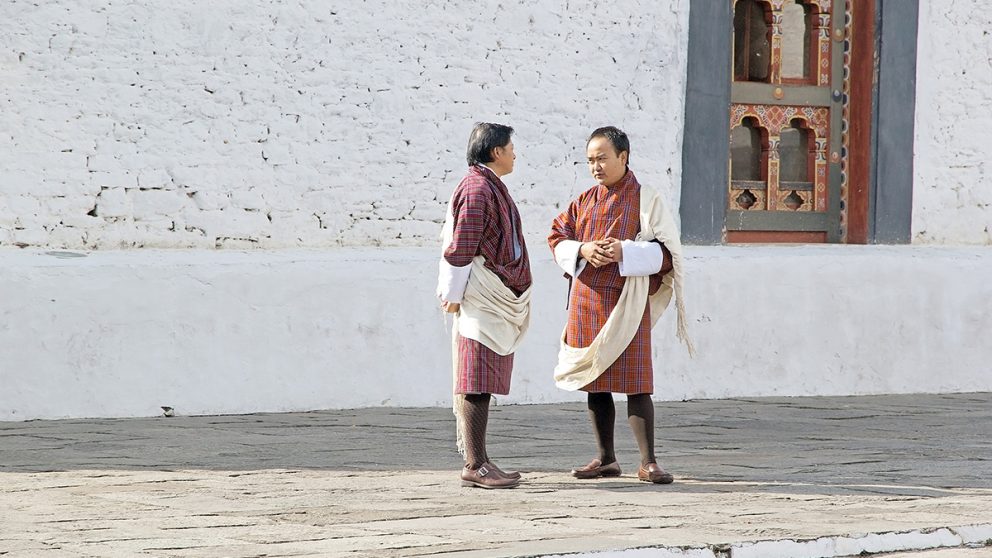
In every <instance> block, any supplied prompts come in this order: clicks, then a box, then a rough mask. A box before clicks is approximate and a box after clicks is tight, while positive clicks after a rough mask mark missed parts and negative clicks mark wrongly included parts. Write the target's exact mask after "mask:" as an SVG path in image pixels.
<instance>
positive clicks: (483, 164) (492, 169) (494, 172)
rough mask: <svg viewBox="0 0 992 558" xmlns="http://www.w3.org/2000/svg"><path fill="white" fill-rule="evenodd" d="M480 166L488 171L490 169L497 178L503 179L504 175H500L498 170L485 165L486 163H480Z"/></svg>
mask: <svg viewBox="0 0 992 558" xmlns="http://www.w3.org/2000/svg"><path fill="white" fill-rule="evenodd" d="M479 166H480V167H483V168H487V169H489V170H490V171H492V173H493V174H495V175H496V176H498V177H500V178H502V177H503V174H501V173H499V172H497V170H496V169H494V168H492V167H490V166H489V165H487V164H485V163H479Z"/></svg>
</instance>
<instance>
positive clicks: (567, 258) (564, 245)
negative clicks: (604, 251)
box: [555, 240, 586, 277]
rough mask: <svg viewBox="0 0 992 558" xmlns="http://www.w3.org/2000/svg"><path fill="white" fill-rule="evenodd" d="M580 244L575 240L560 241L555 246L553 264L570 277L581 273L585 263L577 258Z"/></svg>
mask: <svg viewBox="0 0 992 558" xmlns="http://www.w3.org/2000/svg"><path fill="white" fill-rule="evenodd" d="M579 248H582V243H581V242H579V241H577V240H562V241H561V242H559V243H558V244H555V263H557V264H558V267H560V268H562V270H564V271H565V273H567V274H569V275H571V276H572V277H575V276H577V275H578V274H580V273H582V269H583V268H585V263H586V261H585V260H583V259H581V257H580V256H579Z"/></svg>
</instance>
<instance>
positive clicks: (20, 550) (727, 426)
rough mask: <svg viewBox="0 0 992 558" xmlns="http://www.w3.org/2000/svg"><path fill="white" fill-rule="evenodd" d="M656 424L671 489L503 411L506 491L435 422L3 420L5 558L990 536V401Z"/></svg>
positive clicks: (519, 411)
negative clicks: (476, 470)
mask: <svg viewBox="0 0 992 558" xmlns="http://www.w3.org/2000/svg"><path fill="white" fill-rule="evenodd" d="M617 415H618V417H623V416H625V413H624V410H623V407H622V405H621V406H620V407H619V408H618V413H617ZM657 423H658V432H657V437H658V440H659V446H660V447H659V457H660V458H661V461H662V463H663V465H664V466H665V467H666V468H668V469H670V470H671V471H673V472H674V473H675V475H676V479H677V481H676V483H675V484H673V485H670V486H652V485H647V484H644V483H639V482H637V480H636V478H635V477H633V476H631V474H632V473H635V472H636V461H637V451H636V447H635V445H634V443H633V440H632V436H631V435H630V432H629V429H628V428H627V427H626V425H625V424H623V421H622V419H621V420H620V421H618V428H617V440H618V451H619V456H620V461H621V465H622V466H623V467H624V469H625V476H624V477H622V478H620V479H609V480H600V481H593V482H579V481H576V480H574V479H572V478H571V477H570V476H568V475H567V474H566V473H565V471H567V470H568V469H569V468H571V467H572V466H575V465H577V464H582V463H584V462H585V461H587V460H588V459H589V458H590V457H591V456H592V453H593V451H594V446H593V443H592V438H591V431H590V427H589V424H588V419H587V417H586V414H585V410H584V406H582V405H578V404H563V405H533V406H508V407H497V408H495V409H494V413H493V419H492V422H491V433H490V446H491V447H490V449H491V451H490V453H491V455H493V457H494V458H496V459H498V462H499V463H500V464H501V465H503V466H504V467H506V468H520V469H521V470H523V471H525V479H526V481H525V483H524V484H523V485H522V486H521V487H520V488H517V489H514V490H507V491H483V490H477V489H463V488H461V487H460V486H459V485H458V482H457V472H456V471H457V469H458V467H459V466H460V461H459V458H458V456H457V454H456V453H455V452H454V450H453V449H452V429H453V418H452V416H451V414H450V410H445V409H390V408H376V409H362V410H347V411H324V412H313V413H290V414H268V415H244V416H215V417H172V418H164V417H162V418H149V419H118V420H109V419H104V420H65V421H33V422H22V423H0V556H2V557H3V558H14V557H21V556H31V557H34V556H38V557H41V558H47V557H61V556H73V557H76V556H191V557H193V556H199V557H215V556H428V555H429V556H445V557H447V556H535V555H542V554H554V553H570V552H571V553H578V552H590V551H597V550H610V549H624V548H635V547H669V548H672V547H700V548H702V549H704V550H705V551H706V552H709V554H707V555H706V556H714V555H719V553H720V552H723V551H724V550H725V547H721V546H720V545H730V544H734V543H737V544H738V546H736V547H733V548H731V550H730V551H729V552H730V553H731V555H732V557H733V558H736V557H737V556H745V555H747V554H746V552H748V550H747V548H746V547H744V546H741V545H742V544H743V543H745V542H747V541H771V540H780V539H795V540H798V539H802V540H805V539H816V538H817V537H831V536H857V535H858V534H865V533H887V532H904V531H912V530H917V529H928V528H940V527H959V526H967V525H985V526H987V525H990V524H992V436H990V434H992V394H988V393H984V394H960V395H911V396H868V397H819V398H761V399H753V400H742V399H738V400H720V401H689V402H673V403H659V404H658V405H657ZM955 532H958V531H955ZM960 532H962V533H966V532H970V533H971V534H972V536H973V538H974V537H978V536H979V535H981V533H984V532H985V531H982V530H981V528H980V529H978V530H974V529H973V530H972V531H967V530H965V531H960ZM976 533H977V534H976ZM983 536H984V535H983ZM989 538H992V535H990V536H989ZM983 540H984V539H983ZM952 543H953V541H952ZM946 544H951V543H946ZM954 544H956V543H954ZM762 548H764V547H762ZM753 552H754V551H753V549H752V553H753ZM762 552H764V551H762ZM945 552H957V553H959V554H958V555H960V556H962V557H967V558H972V556H982V554H981V553H982V552H986V550H985V549H971V550H964V549H953V550H950V551H945ZM974 552H978V553H979V554H972V553H974ZM965 553H968V554H965ZM658 555H659V556H660V554H658ZM759 555H760V554H759ZM830 555H837V554H836V553H835V554H830ZM687 556H688V554H687ZM700 556H702V555H700ZM921 556H922V555H921ZM933 556H934V558H938V557H939V558H945V555H941V554H934V555H933ZM946 556H947V557H948V558H950V557H953V556H957V555H956V554H948V555H946Z"/></svg>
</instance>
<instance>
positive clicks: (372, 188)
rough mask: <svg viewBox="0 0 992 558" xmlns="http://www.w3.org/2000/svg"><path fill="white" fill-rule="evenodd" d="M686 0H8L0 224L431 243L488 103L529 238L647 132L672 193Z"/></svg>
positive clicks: (183, 235)
mask: <svg viewBox="0 0 992 558" xmlns="http://www.w3.org/2000/svg"><path fill="white" fill-rule="evenodd" d="M687 24H688V0H675V1H666V2H656V1H631V2H624V3H622V4H615V5H609V6H606V5H603V4H602V3H598V2H593V1H591V0H584V1H581V0H580V1H576V0H516V1H513V2H504V3H501V4H499V5H489V4H486V3H479V2H470V1H467V0H447V1H441V0H409V1H396V0H369V1H354V2H351V1H349V2H323V1H317V0H312V1H311V0H302V1H293V2H281V1H275V0H271V1H262V0H220V1H217V2H195V1H192V0H171V1H169V2H165V1H161V0H153V1H149V2H138V3H135V2H118V1H108V0H99V1H96V0H93V1H87V0H52V1H48V2H43V3H40V4H38V3H35V2H25V1H20V0H7V1H6V2H4V3H3V6H2V7H0V36H2V37H3V48H2V49H0V72H2V76H3V78H2V79H3V85H2V86H0V103H2V105H0V244H4V245H20V246H36V247H52V248H74V249H102V248H110V249H114V248H135V247H162V248H214V247H225V248H226V247H233V248H244V247H256V246H257V247H264V248H284V247H329V246H342V245H344V246H426V245H431V244H433V243H435V242H436V238H437V235H438V233H439V231H440V221H441V220H442V218H443V212H444V205H445V203H446V202H447V200H448V197H449V196H450V193H451V191H452V190H453V189H454V187H455V185H456V184H457V182H458V180H459V179H460V177H461V176H462V174H463V172H464V169H465V162H464V157H465V155H464V153H465V145H466V142H467V139H468V133H469V131H470V129H471V126H472V124H473V123H474V122H475V121H479V120H487V121H496V122H502V123H507V124H510V125H512V126H514V127H515V128H516V131H517V134H516V139H515V144H516V146H517V153H518V161H517V171H516V172H514V173H513V174H512V175H510V176H508V177H507V183H508V185H509V186H510V188H511V190H512V191H513V192H514V195H515V197H516V199H517V200H518V203H519V205H520V209H521V212H522V214H523V219H524V227H525V230H526V231H527V232H528V235H529V236H530V237H532V239H533V240H540V238H541V237H543V236H544V234H545V231H546V229H547V227H548V225H549V223H550V221H551V219H552V218H553V217H554V216H555V215H556V214H557V213H558V212H559V211H560V208H561V206H562V205H563V204H564V203H566V202H567V200H568V199H569V198H570V197H572V196H574V195H576V194H578V193H579V192H580V191H581V190H583V189H585V188H586V187H588V186H589V185H591V180H590V179H589V177H588V175H587V172H586V168H585V164H584V149H583V148H584V140H585V137H586V136H587V135H588V133H589V131H591V130H592V129H593V128H595V127H598V126H601V125H607V124H615V125H618V126H621V127H623V128H625V129H626V131H627V132H628V133H629V134H630V136H631V140H632V144H633V148H632V155H633V156H632V164H633V167H634V168H635V169H636V170H637V171H638V174H639V177H640V178H641V179H642V182H647V183H650V184H653V185H655V186H657V187H658V188H660V189H661V190H662V191H664V192H666V193H667V194H668V195H669V196H670V197H677V189H678V185H679V180H680V166H679V165H680V161H681V142H682V138H681V129H682V125H681V123H682V118H683V116H682V113H683V107H684V103H683V98H684V76H685V59H686V56H685V54H686V53H685V45H686V44H687Z"/></svg>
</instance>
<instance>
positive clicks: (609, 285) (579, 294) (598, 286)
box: [548, 170, 671, 394]
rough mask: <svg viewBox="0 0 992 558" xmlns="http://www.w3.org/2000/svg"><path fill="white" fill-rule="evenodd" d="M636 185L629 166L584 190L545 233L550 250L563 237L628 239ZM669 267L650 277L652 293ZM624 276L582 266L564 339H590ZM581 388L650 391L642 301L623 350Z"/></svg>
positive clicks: (633, 227)
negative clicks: (618, 176) (609, 182)
mask: <svg viewBox="0 0 992 558" xmlns="http://www.w3.org/2000/svg"><path fill="white" fill-rule="evenodd" d="M640 190H641V186H640V184H639V183H638V182H637V178H636V177H635V176H634V173H633V172H631V171H629V170H628V171H627V174H626V176H624V178H623V179H622V180H621V181H620V182H619V183H617V184H615V185H613V186H612V187H610V188H607V187H606V186H602V185H597V186H594V187H592V188H590V189H589V190H587V191H586V192H584V193H583V194H582V195H580V196H579V197H578V199H576V200H575V201H573V202H572V203H571V204H570V205H569V207H568V209H567V210H565V211H564V212H562V214H561V215H559V216H558V217H557V218H556V219H555V220H554V223H553V224H552V227H551V234H550V235H549V236H548V244H549V245H550V246H551V250H552V251H554V247H555V246H556V245H557V244H558V243H559V242H561V241H562V240H577V241H579V242H590V241H593V240H599V239H602V238H606V237H609V236H612V237H614V238H617V239H620V240H628V239H629V240H633V239H634V237H636V236H637V233H638V232H639V231H640V215H639V212H640ZM669 259H671V258H670V257H669ZM666 268H667V269H666ZM669 269H670V266H665V268H663V269H662V270H661V271H660V272H659V273H656V274H654V275H652V276H651V286H650V291H651V292H652V293H653V292H655V291H657V290H658V288H659V287H660V286H661V278H662V275H663V274H664V273H665V272H667V271H668V270H669ZM625 280H626V279H625V278H624V277H622V276H620V270H619V267H618V266H617V264H609V265H606V266H603V267H600V268H595V267H593V266H591V265H586V268H585V269H584V270H583V271H582V273H581V274H580V275H579V276H578V277H577V278H576V279H575V280H574V285H573V286H572V293H571V296H570V297H569V305H568V306H569V308H568V325H567V327H566V331H565V342H566V343H568V344H569V345H571V346H573V347H588V346H589V344H590V343H592V341H593V339H595V337H596V335H597V334H598V333H599V330H600V329H602V328H603V324H605V323H606V320H607V318H609V315H610V312H612V311H613V308H614V307H615V306H616V304H617V301H618V300H619V299H620V291H621V290H622V289H623V284H624V281H625ZM582 390H583V391H588V392H613V393H627V394H637V393H653V392H654V370H653V366H652V361H651V317H650V312H648V308H647V305H645V308H644V313H643V314H642V316H641V325H640V327H639V328H638V330H637V333H636V334H635V335H634V339H633V341H631V343H630V345H629V346H628V347H627V349H626V350H625V351H624V352H623V353H622V354H621V355H620V357H619V358H618V359H617V360H616V361H615V362H614V363H613V364H612V365H610V367H609V368H607V369H606V372H604V373H603V374H602V375H601V376H600V377H599V378H597V379H596V380H595V381H593V382H592V383H590V384H589V385H587V386H585V387H583V388H582Z"/></svg>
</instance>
